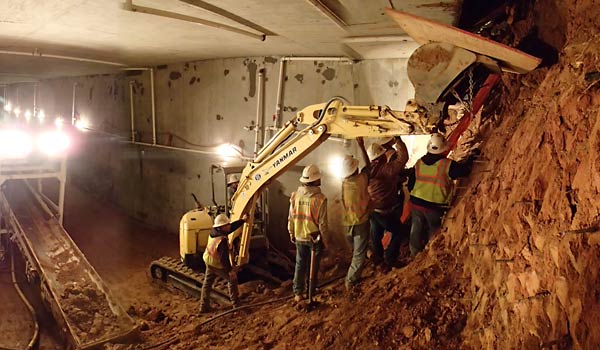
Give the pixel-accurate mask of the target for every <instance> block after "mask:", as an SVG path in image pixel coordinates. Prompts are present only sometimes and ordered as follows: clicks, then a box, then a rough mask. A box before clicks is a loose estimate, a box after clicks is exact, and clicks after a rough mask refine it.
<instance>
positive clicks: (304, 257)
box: [288, 165, 327, 302]
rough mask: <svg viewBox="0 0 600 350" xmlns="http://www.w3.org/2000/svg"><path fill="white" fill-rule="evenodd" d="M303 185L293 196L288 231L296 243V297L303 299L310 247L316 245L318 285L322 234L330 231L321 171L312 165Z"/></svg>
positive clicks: (315, 281)
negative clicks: (322, 189) (322, 191)
mask: <svg viewBox="0 0 600 350" xmlns="http://www.w3.org/2000/svg"><path fill="white" fill-rule="evenodd" d="M300 182H301V183H302V186H300V187H298V190H297V191H296V192H293V193H292V195H291V197H290V212H289V217H288V231H289V233H290V240H291V241H292V243H295V244H296V269H295V272H294V284H293V290H294V300H295V301H296V302H299V301H301V300H302V299H303V297H304V296H303V295H304V292H305V291H306V290H307V288H306V284H307V272H308V269H309V265H310V254H311V248H313V247H314V248H315V249H316V250H315V266H313V267H312V268H313V269H314V272H315V280H314V283H313V285H312V288H313V290H312V292H314V288H315V286H316V284H317V280H316V276H317V275H318V271H319V261H320V258H321V252H322V250H323V240H322V239H321V236H322V235H323V234H324V233H325V232H327V198H326V197H325V195H324V194H323V193H321V188H320V187H319V186H321V171H320V170H319V168H318V167H317V166H316V165H309V166H307V167H305V168H304V170H303V171H302V177H300ZM313 294H314V293H313Z"/></svg>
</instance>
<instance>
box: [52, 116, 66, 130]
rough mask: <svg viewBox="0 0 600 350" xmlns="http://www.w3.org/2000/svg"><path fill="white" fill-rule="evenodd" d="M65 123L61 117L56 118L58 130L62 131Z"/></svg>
mask: <svg viewBox="0 0 600 350" xmlns="http://www.w3.org/2000/svg"><path fill="white" fill-rule="evenodd" d="M64 123H65V121H64V120H63V118H61V117H56V119H55V120H54V125H56V127H57V128H58V129H62V126H63V124H64Z"/></svg>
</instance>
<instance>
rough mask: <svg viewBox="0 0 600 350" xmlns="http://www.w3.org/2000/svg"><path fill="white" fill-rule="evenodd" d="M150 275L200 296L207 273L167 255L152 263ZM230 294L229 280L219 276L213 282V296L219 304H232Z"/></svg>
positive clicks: (154, 278) (156, 279) (159, 280)
mask: <svg viewBox="0 0 600 350" xmlns="http://www.w3.org/2000/svg"><path fill="white" fill-rule="evenodd" d="M150 276H152V279H153V280H155V281H157V282H160V283H164V284H167V286H173V287H175V288H177V289H179V290H182V291H184V292H186V293H188V294H190V295H192V296H195V297H200V295H201V293H202V284H203V283H204V276H205V274H204V272H198V271H195V270H193V269H192V268H190V267H189V266H187V265H185V264H184V263H183V262H182V261H181V260H178V259H175V258H172V257H168V256H165V257H162V258H160V259H158V260H155V261H153V262H151V263H150ZM228 295H229V294H228V292H227V280H225V279H223V278H220V277H217V279H216V280H215V283H214V284H213V290H212V293H211V298H212V299H213V300H215V301H217V302H218V303H219V304H222V305H231V302H230V300H229V296H228Z"/></svg>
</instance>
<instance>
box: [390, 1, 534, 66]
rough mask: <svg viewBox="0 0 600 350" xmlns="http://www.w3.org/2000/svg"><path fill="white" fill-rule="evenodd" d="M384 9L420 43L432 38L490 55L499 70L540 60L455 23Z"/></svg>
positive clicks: (430, 41)
mask: <svg viewBox="0 0 600 350" xmlns="http://www.w3.org/2000/svg"><path fill="white" fill-rule="evenodd" d="M385 12H386V13H387V14H388V16H390V17H391V18H392V19H393V20H394V21H395V22H396V23H397V24H398V25H399V26H400V27H402V29H403V30H404V31H405V32H406V33H407V34H408V35H410V37H411V38H413V39H414V40H415V41H416V42H417V43H419V44H422V45H424V44H427V43H432V42H443V43H447V44H452V45H454V46H456V47H460V48H463V49H465V50H468V51H471V52H474V53H476V54H478V55H482V56H486V57H488V58H491V59H493V60H494V61H497V62H498V64H499V65H500V68H502V70H504V71H508V72H513V73H527V72H530V71H532V70H534V69H535V68H536V67H537V66H538V65H539V64H540V63H541V62H542V60H541V59H540V58H538V57H535V56H531V55H528V54H526V53H525V52H522V51H519V50H517V49H515V48H513V47H510V46H506V45H504V44H501V43H498V42H495V41H493V40H490V39H488V38H485V37H482V36H479V35H477V34H473V33H471V32H467V31H465V30H462V29H459V28H456V27H452V26H449V25H446V24H442V23H437V22H434V21H431V20H429V19H426V18H422V17H419V16H415V15H411V14H409V13H405V12H401V11H397V10H393V9H390V8H386V9H385Z"/></svg>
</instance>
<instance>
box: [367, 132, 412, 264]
mask: <svg viewBox="0 0 600 350" xmlns="http://www.w3.org/2000/svg"><path fill="white" fill-rule="evenodd" d="M395 140H396V145H395V146H396V150H397V151H396V152H395V154H394V156H393V157H391V159H392V160H390V161H388V158H387V156H386V149H385V148H383V147H382V146H381V145H380V144H378V143H373V144H371V146H369V149H368V151H367V154H368V157H369V159H370V164H369V166H368V168H369V170H368V171H369V187H368V189H369V195H370V197H371V201H372V203H373V213H372V214H371V216H370V220H369V221H370V224H371V244H372V247H373V256H372V261H373V263H374V264H375V265H380V264H381V263H382V262H383V265H382V269H383V270H384V271H389V270H390V269H391V267H392V266H394V265H395V264H396V260H397V258H398V254H399V252H400V245H401V243H402V240H403V239H406V240H407V239H408V236H409V232H410V226H409V225H408V222H403V221H401V217H402V211H403V208H404V200H403V196H402V193H403V192H402V191H401V190H400V189H401V188H400V181H399V178H400V177H401V175H402V173H403V172H405V169H404V166H405V165H406V162H407V161H408V150H407V149H406V145H405V144H404V142H402V140H401V139H400V138H399V137H398V138H396V139H395ZM386 230H387V231H389V232H390V233H391V240H390V244H389V245H388V247H387V249H386V250H385V251H384V249H383V244H382V243H381V239H382V238H383V235H384V233H385V231H386Z"/></svg>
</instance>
